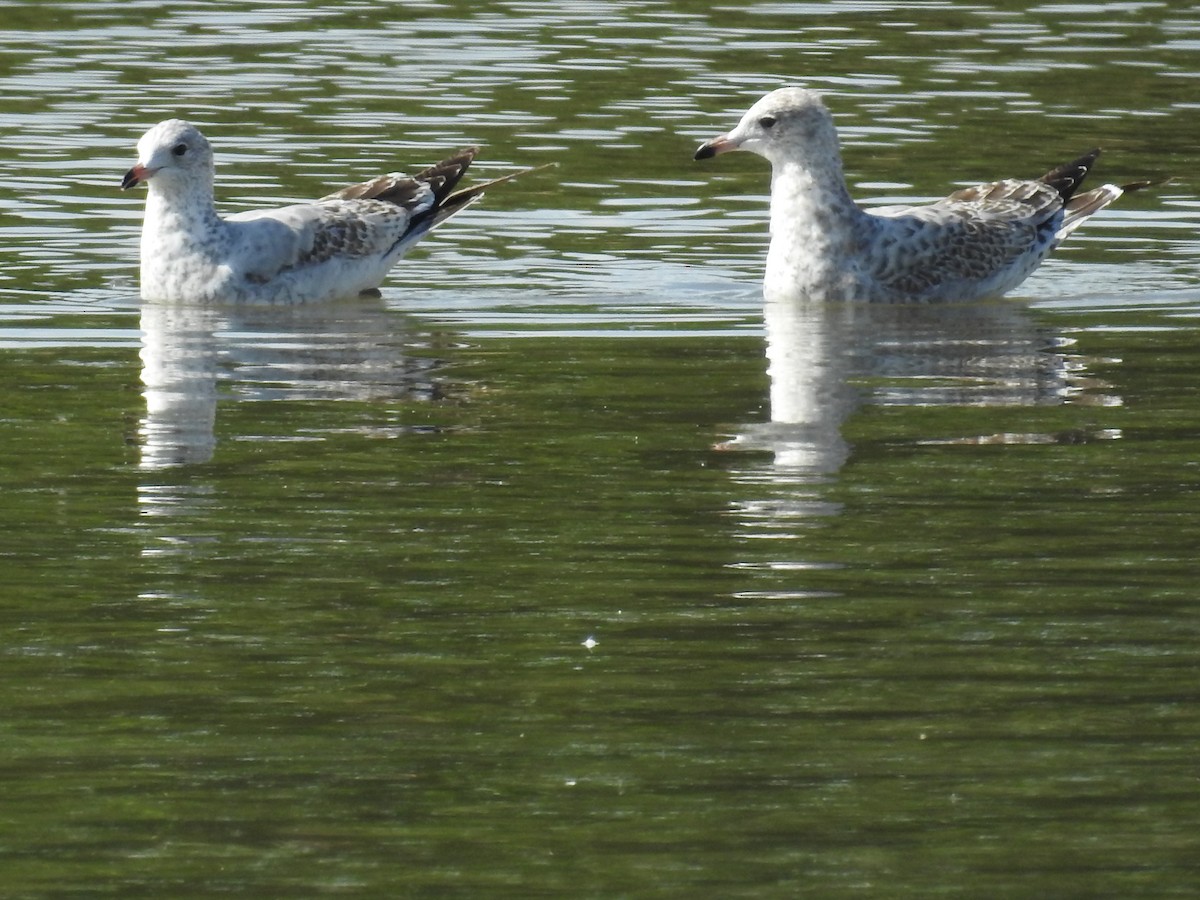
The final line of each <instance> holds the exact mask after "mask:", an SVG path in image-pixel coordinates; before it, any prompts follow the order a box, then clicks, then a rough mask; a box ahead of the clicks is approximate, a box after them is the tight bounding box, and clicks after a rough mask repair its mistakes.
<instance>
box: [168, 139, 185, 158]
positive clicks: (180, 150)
mask: <svg viewBox="0 0 1200 900" xmlns="http://www.w3.org/2000/svg"><path fill="white" fill-rule="evenodd" d="M171 153H173V154H174V155H175V156H183V154H185V153H187V144H185V143H183V142H182V141H181V142H180V143H178V144H176V145H175V146H174V147H172V148H171Z"/></svg>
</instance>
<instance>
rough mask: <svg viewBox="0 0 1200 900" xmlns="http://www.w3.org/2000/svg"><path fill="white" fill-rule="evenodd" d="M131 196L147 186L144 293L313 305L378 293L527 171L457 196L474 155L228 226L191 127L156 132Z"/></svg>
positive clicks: (244, 215) (205, 149) (143, 144)
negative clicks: (448, 225)
mask: <svg viewBox="0 0 1200 900" xmlns="http://www.w3.org/2000/svg"><path fill="white" fill-rule="evenodd" d="M137 149H138V159H137V164H136V165H135V166H134V167H133V168H132V169H130V170H129V172H128V173H126V175H125V179H124V181H123V182H122V183H121V187H122V188H131V187H133V186H134V185H137V184H141V183H143V182H145V183H146V185H147V187H148V189H149V191H148V194H147V197H146V216H145V220H144V222H143V224H142V245H141V295H142V297H143V298H145V299H148V300H166V301H175V302H196V303H205V302H208V303H212V302H234V303H237V302H250V303H311V302H317V301H322V300H333V299H337V298H340V297H350V296H354V295H357V294H360V293H363V292H367V291H372V290H374V289H375V288H378V287H379V285H380V284H381V283H382V282H383V279H384V277H385V276H386V275H387V273H388V270H389V269H391V267H392V266H393V265H395V263H396V262H397V260H399V259H400V258H401V257H402V256H404V254H405V253H406V252H407V251H408V249H409V248H410V247H412V245H413V244H415V243H416V242H417V241H419V240H420V239H421V238H422V237H424V236H425V234H426V233H428V232H429V231H430V229H432V228H434V227H435V226H437V225H439V224H441V223H442V222H444V221H445V220H446V219H448V218H450V216H452V215H454V214H455V213H456V212H459V211H460V210H462V209H464V208H465V207H467V206H468V205H469V204H470V203H471V202H472V201H474V200H477V199H479V197H480V196H482V194H483V192H484V190H486V189H487V188H489V187H492V186H493V185H496V184H499V183H501V182H504V181H508V180H509V179H510V178H515V177H516V176H517V175H523V174H525V173H526V172H531V171H534V170H533V169H525V170H523V171H521V172H515V173H513V174H511V175H506V176H504V177H502V178H497V179H495V180H493V181H489V182H487V183H485V184H479V185H475V186H473V187H470V188H466V189H464V190H461V191H457V192H454V187H455V185H456V184H457V183H458V180H459V179H460V178H462V176H463V173H465V172H466V171H467V167H468V166H470V165H471V161H472V160H473V159H474V158H475V154H476V153H477V152H478V148H476V147H467V148H465V149H463V150H459V151H458V152H457V153H455V154H454V155H453V156H450V157H449V158H447V159H445V160H443V161H442V162H440V163H438V164H437V165H435V166H431V167H430V168H428V169H426V170H425V171H424V172H421V173H420V174H418V175H414V176H412V177H411V178H409V177H406V176H404V175H400V174H396V173H393V174H389V175H381V176H379V177H378V178H375V179H373V180H371V181H367V182H364V183H362V184H355V185H351V186H349V187H346V188H343V189H342V190H340V191H337V192H336V193H333V194H330V195H329V196H327V197H323V198H321V199H320V200H317V201H315V202H312V203H301V204H297V205H295V206H284V207H280V208H278V209H263V210H251V211H247V212H240V213H236V214H234V215H231V216H224V217H222V216H220V215H218V214H217V211H216V208H215V207H214V206H213V152H212V147H211V146H210V145H209V143H208V140H207V139H205V137H204V135H203V134H201V133H200V131H199V129H197V128H196V127H195V126H194V125H191V124H189V123H188V122H185V121H183V120H182V119H168V120H167V121H165V122H159V123H158V124H157V125H155V126H154V127H153V128H151V129H150V130H149V131H147V132H146V133H145V134H144V135H143V136H142V139H141V140H140V141H138V146H137Z"/></svg>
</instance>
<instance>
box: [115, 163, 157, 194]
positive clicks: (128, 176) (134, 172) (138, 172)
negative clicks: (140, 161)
mask: <svg viewBox="0 0 1200 900" xmlns="http://www.w3.org/2000/svg"><path fill="white" fill-rule="evenodd" d="M149 174H150V173H149V172H147V171H146V167H145V166H141V165H137V166H134V167H133V168H132V169H130V170H129V171H128V172H126V173H125V177H124V178H122V179H121V190H123V191H127V190H129V189H130V188H131V187H136V186H137V185H139V184H141V183H142V182H143V181H145V180H146V178H147V177H149Z"/></svg>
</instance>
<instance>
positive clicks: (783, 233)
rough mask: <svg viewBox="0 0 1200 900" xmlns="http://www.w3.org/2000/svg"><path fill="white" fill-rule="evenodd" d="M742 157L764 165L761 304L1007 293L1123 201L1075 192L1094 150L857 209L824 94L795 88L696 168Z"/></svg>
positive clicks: (1108, 191) (702, 154)
mask: <svg viewBox="0 0 1200 900" xmlns="http://www.w3.org/2000/svg"><path fill="white" fill-rule="evenodd" d="M730 150H748V151H750V152H752V153H757V154H758V155H759V156H762V157H764V158H765V159H766V160H767V161H768V162H770V163H771V244H770V248H769V249H768V251H767V264H766V273H765V275H764V278H763V292H764V295H765V296H766V297H767V299H768V300H770V299H788V298H796V297H802V298H808V299H813V300H818V301H820V300H829V301H841V300H847V301H865V302H871V303H893V302H903V301H917V302H936V301H953V300H978V299H984V298H990V297H998V296H1000V295H1001V294H1004V293H1005V292H1007V291H1010V290H1012V289H1013V288H1015V287H1016V286H1017V285H1018V284H1020V283H1021V282H1022V281H1024V280H1025V279H1026V278H1027V277H1028V276H1029V275H1030V273H1032V272H1033V271H1034V269H1036V268H1037V267H1038V266H1039V265H1040V264H1041V263H1042V260H1044V259H1045V258H1046V256H1047V255H1048V254H1049V253H1050V252H1051V251H1052V250H1054V248H1056V247H1057V246H1058V245H1059V244H1060V243H1062V241H1063V239H1064V238H1066V237H1067V235H1069V234H1070V233H1071V232H1072V231H1074V230H1075V229H1076V228H1078V227H1079V226H1080V225H1082V224H1083V222H1084V221H1086V220H1087V219H1088V218H1090V217H1091V216H1092V215H1093V214H1095V213H1096V212H1099V211H1100V210H1101V209H1103V208H1104V207H1106V206H1108V205H1109V204H1110V203H1112V202H1113V201H1114V200H1116V199H1117V198H1118V197H1120V196H1121V194H1122V193H1124V192H1125V191H1129V190H1135V189H1138V188H1142V187H1146V186H1147V185H1148V184H1149V182H1137V183H1135V184H1128V185H1125V186H1123V187H1117V186H1116V185H1112V184H1105V185H1102V186H1101V187H1098V188H1095V189H1094V190H1091V191H1087V192H1086V193H1083V194H1076V193H1075V191H1076V189H1077V188H1078V187H1079V185H1080V183H1081V182H1082V181H1083V179H1084V177H1085V176H1086V175H1087V173H1088V172H1089V171H1090V169H1091V168H1092V165H1093V164H1094V163H1095V161H1096V158H1097V157H1098V156H1099V155H1100V151H1099V150H1092V151H1091V152H1090V153H1086V154H1084V155H1083V156H1081V157H1079V159H1077V160H1075V161H1073V162H1069V163H1067V164H1065V165H1062V166H1059V167H1058V168H1056V169H1053V170H1051V171H1050V172H1047V173H1046V174H1045V175H1043V176H1042V177H1041V178H1038V179H1035V180H1024V179H1018V178H1009V179H1004V180H1002V181H994V182H990V183H988V184H980V185H977V186H975V187H969V188H964V189H963V190H958V191H955V192H954V193H952V194H950V195H949V196H948V197H945V198H944V199H942V200H938V201H937V202H935V203H930V204H927V205H924V206H884V207H878V208H875V209H861V208H860V207H859V206H858V205H857V204H855V202H854V201H853V200H852V199H851V198H850V191H849V189H848V188H847V187H846V178H845V175H844V173H843V171H842V160H841V153H840V151H839V148H838V136H837V130H836V129H835V128H834V124H833V118H832V116H830V114H829V110H828V109H827V108H826V106H825V104H824V102H823V101H822V100H821V96H820V95H819V94H818V93H816V92H815V91H811V90H806V89H805V88H801V87H785V88H780V89H779V90H776V91H772V92H771V93H769V94H767V95H766V96H765V97H763V98H762V99H761V100H759V101H758V102H757V103H755V104H754V105H753V106H752V107H750V110H749V111H748V112H747V113H746V114H745V115H744V116H743V117H742V120H741V121H740V122H739V123H738V124H737V126H736V127H735V128H734V129H733V130H732V131H730V132H729V133H728V134H724V135H721V136H720V137H716V138H713V139H712V140H710V141H707V142H705V143H704V144H701V145H700V149H698V150H697V151H696V155H695V158H696V159H708V158H710V157H713V156H716V155H717V154H719V153H725V152H726V151H730Z"/></svg>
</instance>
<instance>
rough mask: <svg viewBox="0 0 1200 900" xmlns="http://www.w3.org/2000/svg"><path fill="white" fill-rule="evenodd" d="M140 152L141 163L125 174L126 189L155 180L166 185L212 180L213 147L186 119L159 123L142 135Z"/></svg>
mask: <svg viewBox="0 0 1200 900" xmlns="http://www.w3.org/2000/svg"><path fill="white" fill-rule="evenodd" d="M137 151H138V158H137V163H136V164H135V165H134V167H133V168H132V169H130V170H129V171H128V172H126V173H125V178H124V180H123V181H122V182H121V188H122V189H128V188H131V187H133V186H134V185H138V184H141V183H143V182H146V181H150V180H151V179H155V183H157V184H166V183H170V182H173V181H179V180H183V181H197V180H204V179H207V180H211V178H212V168H213V154H212V147H211V146H209V143H208V140H207V139H206V138H205V137H204V135H202V134H201V133H200V130H199V129H198V128H196V126H195V125H192V124H191V123H189V122H185V121H183V119H167V120H166V121H165V122H159V123H158V124H157V125H155V126H154V127H153V128H151V129H150V130H149V131H147V132H146V133H145V134H143V135H142V139H141V140H140V141H138V145H137Z"/></svg>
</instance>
